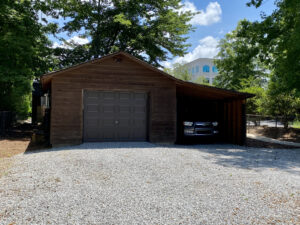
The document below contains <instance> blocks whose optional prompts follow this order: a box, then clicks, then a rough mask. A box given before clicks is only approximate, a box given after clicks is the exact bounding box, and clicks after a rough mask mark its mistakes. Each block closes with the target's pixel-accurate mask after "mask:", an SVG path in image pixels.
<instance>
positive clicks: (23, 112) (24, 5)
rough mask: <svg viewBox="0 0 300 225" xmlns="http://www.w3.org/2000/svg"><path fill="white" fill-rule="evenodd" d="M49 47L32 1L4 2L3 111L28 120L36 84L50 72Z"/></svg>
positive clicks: (0, 37) (0, 7) (0, 22)
mask: <svg viewBox="0 0 300 225" xmlns="http://www.w3.org/2000/svg"><path fill="white" fill-rule="evenodd" d="M49 44H50V43H49V42H48V39H47V37H46V36H45V30H43V26H42V25H41V24H40V23H39V22H38V16H37V10H36V9H34V7H33V5H32V3H31V1H29V0H23V1H17V0H2V1H1V2H0V110H9V111H14V112H16V113H17V115H18V116H19V117H20V118H24V117H27V116H28V113H29V112H30V103H31V88H32V85H31V84H32V80H33V79H34V77H35V76H38V75H40V74H42V73H44V72H45V71H47V70H48V58H47V55H49V51H48V49H47V48H46V46H47V45H49Z"/></svg>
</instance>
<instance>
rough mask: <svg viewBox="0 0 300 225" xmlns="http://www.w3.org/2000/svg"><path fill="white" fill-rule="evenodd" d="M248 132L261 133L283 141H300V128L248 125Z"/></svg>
mask: <svg viewBox="0 0 300 225" xmlns="http://www.w3.org/2000/svg"><path fill="white" fill-rule="evenodd" d="M247 132H248V133H250V134H255V135H261V136H265V137H269V138H274V139H277V140H281V141H292V142H297V143H300V129H297V128H288V129H284V128H282V127H277V128H276V127H264V126H259V127H248V128H247Z"/></svg>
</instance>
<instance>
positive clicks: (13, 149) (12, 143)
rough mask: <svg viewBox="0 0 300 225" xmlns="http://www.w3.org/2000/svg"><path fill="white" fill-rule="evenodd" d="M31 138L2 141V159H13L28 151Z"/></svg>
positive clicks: (0, 146) (0, 149) (0, 144)
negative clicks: (12, 157)
mask: <svg viewBox="0 0 300 225" xmlns="http://www.w3.org/2000/svg"><path fill="white" fill-rule="evenodd" d="M29 143H30V138H21V139H2V140H0V158H5V157H11V156H14V155H17V154H20V153H23V152H25V151H26V150H27V148H28V146H29Z"/></svg>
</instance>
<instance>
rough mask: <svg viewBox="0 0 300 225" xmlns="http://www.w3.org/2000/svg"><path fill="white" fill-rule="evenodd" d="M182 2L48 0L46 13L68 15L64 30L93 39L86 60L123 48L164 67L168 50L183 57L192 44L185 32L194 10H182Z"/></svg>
mask: <svg viewBox="0 0 300 225" xmlns="http://www.w3.org/2000/svg"><path fill="white" fill-rule="evenodd" d="M180 2H181V1H180V0H156V1H153V0H139V1H138V0H127V1H120V0H111V1H100V0H90V1H79V0H57V1H52V0H46V1H45V5H44V12H45V13H46V14H47V15H49V16H53V17H57V16H62V17H64V18H67V20H66V23H65V24H64V25H63V27H61V29H60V30H61V31H63V32H68V34H72V33H77V32H80V33H81V34H82V35H84V36H85V37H88V38H89V39H90V40H91V42H90V43H89V44H88V47H87V48H86V49H87V54H86V58H85V60H88V59H92V58H97V57H100V56H103V55H106V54H109V53H112V52H116V51H121V50H122V51H125V52H128V53H130V54H132V55H134V56H136V57H138V58H140V59H142V60H145V61H147V62H149V63H151V64H153V65H155V66H160V63H159V62H160V61H166V60H167V59H168V53H171V54H172V55H173V56H183V55H184V53H185V52H186V50H187V47H188V46H189V45H188V44H185V41H186V40H187V38H188V37H187V36H185V35H186V34H187V33H188V32H190V31H191V30H192V26H191V25H190V24H189V23H188V22H189V21H190V19H191V18H192V16H193V15H194V13H192V12H185V13H183V12H179V10H180V8H181V7H182V5H181V4H180ZM53 11H54V12H56V13H53ZM70 54H71V53H70ZM68 61H70V60H69V59H68Z"/></svg>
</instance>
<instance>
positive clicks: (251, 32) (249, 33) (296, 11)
mask: <svg viewBox="0 0 300 225" xmlns="http://www.w3.org/2000/svg"><path fill="white" fill-rule="evenodd" d="M250 3H251V4H253V5H254V6H255V7H259V5H260V4H262V3H263V1H262V0H252V1H251V2H250ZM251 4H250V5H251ZM276 4H277V9H276V10H275V11H274V12H273V13H272V14H271V15H270V16H265V15H263V17H262V21H261V22H253V23H251V22H249V21H242V23H241V29H240V31H239V32H238V35H237V36H239V37H243V38H246V39H247V40H249V42H250V43H253V44H255V45H256V46H257V48H258V50H259V51H258V56H259V58H260V59H261V61H263V62H264V63H265V64H266V65H268V67H269V68H270V70H271V71H272V76H273V77H272V79H273V82H275V81H276V83H277V85H276V89H277V92H289V91H290V90H294V89H295V90H296V95H297V96H299V97H300V63H299V62H300V45H299V43H300V1H299V0H278V1H276ZM274 87H275V86H274Z"/></svg>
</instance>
